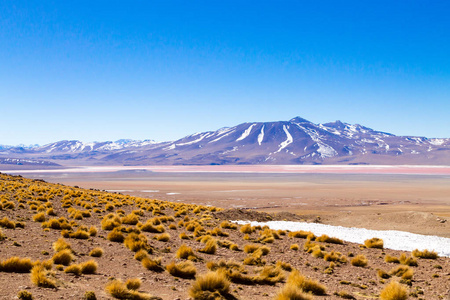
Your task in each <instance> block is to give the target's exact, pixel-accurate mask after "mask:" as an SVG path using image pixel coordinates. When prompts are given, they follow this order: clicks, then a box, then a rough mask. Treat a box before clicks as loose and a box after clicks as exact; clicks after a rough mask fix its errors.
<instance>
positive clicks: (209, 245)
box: [199, 239, 217, 254]
mask: <svg viewBox="0 0 450 300" xmlns="http://www.w3.org/2000/svg"><path fill="white" fill-rule="evenodd" d="M199 251H200V252H202V253H206V254H215V253H216V251H217V242H216V240H215V239H210V240H208V241H207V242H206V245H205V247H204V248H203V249H200V250H199Z"/></svg>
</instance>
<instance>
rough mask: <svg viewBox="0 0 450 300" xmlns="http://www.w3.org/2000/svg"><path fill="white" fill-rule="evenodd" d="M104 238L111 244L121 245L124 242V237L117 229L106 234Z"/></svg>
mask: <svg viewBox="0 0 450 300" xmlns="http://www.w3.org/2000/svg"><path fill="white" fill-rule="evenodd" d="M106 238H107V239H108V240H110V241H111V242H117V243H123V241H124V240H125V236H124V235H123V233H122V232H121V231H120V230H119V229H118V228H117V227H116V228H114V229H113V230H112V231H111V232H110V233H108V235H107V236H106Z"/></svg>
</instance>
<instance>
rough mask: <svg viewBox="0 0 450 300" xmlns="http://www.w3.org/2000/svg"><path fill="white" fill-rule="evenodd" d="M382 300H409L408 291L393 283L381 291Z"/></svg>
mask: <svg viewBox="0 0 450 300" xmlns="http://www.w3.org/2000/svg"><path fill="white" fill-rule="evenodd" d="M380 299H381V300H406V299H408V290H407V289H406V288H405V287H404V286H402V285H401V284H400V283H398V282H396V281H391V282H390V283H389V284H388V285H386V287H385V288H384V289H383V290H382V291H381V294H380Z"/></svg>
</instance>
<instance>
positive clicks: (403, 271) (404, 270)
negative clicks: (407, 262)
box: [389, 266, 414, 279]
mask: <svg viewBox="0 0 450 300" xmlns="http://www.w3.org/2000/svg"><path fill="white" fill-rule="evenodd" d="M389 274H390V275H392V276H397V277H401V278H402V279H411V278H412V277H413V275H414V270H413V269H411V268H410V267H408V266H397V267H395V268H393V269H392V270H391V271H389Z"/></svg>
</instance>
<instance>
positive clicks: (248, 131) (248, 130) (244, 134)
mask: <svg viewBox="0 0 450 300" xmlns="http://www.w3.org/2000/svg"><path fill="white" fill-rule="evenodd" d="M255 125H256V124H252V125H250V127H249V128H247V129H246V130H245V131H244V133H243V134H242V135H241V136H240V137H239V138H238V139H237V140H236V142H239V141H242V140H243V139H245V138H246V137H248V136H249V135H250V132H251V131H252V129H253V127H254V126H255Z"/></svg>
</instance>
